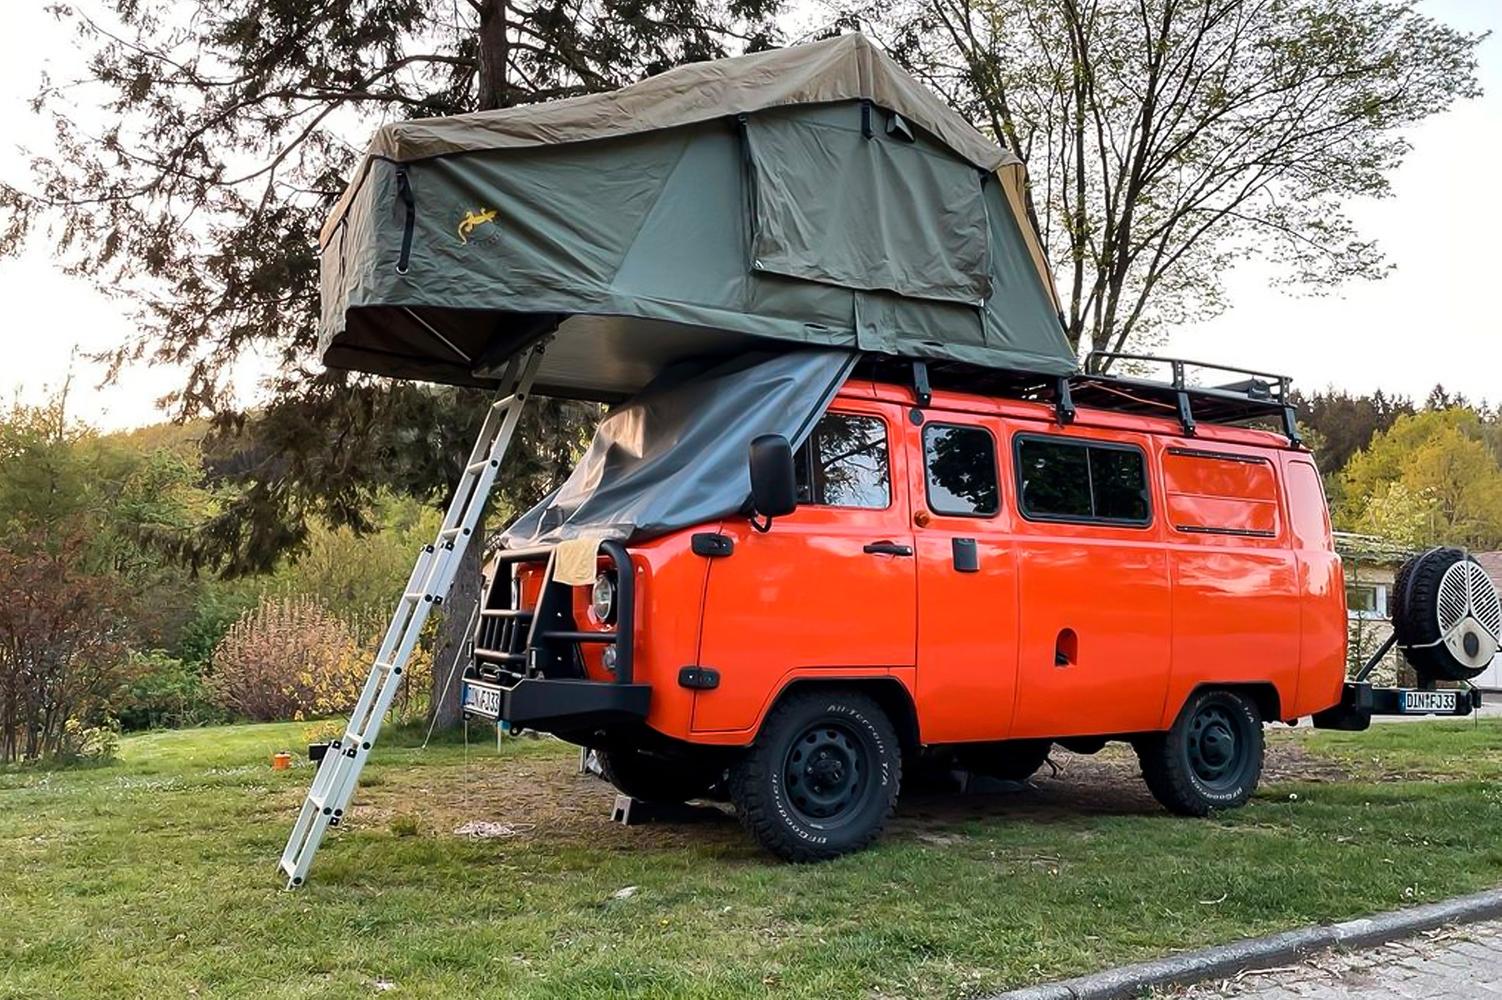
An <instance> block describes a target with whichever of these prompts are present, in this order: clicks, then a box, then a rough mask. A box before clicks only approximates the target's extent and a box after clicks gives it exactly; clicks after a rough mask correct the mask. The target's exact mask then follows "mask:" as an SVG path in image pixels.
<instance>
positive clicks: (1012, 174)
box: [996, 161, 1063, 313]
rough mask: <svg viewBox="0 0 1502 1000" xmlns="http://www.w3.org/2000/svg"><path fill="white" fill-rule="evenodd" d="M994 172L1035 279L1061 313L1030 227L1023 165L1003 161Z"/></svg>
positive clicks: (1054, 289) (1050, 279)
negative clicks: (1036, 271)
mask: <svg viewBox="0 0 1502 1000" xmlns="http://www.w3.org/2000/svg"><path fill="white" fill-rule="evenodd" d="M996 176H997V177H998V178H999V179H1000V180H1001V189H1002V190H1003V191H1005V192H1006V195H1007V204H1008V205H1010V206H1011V208H1012V216H1013V217H1014V218H1015V219H1016V220H1017V228H1018V229H1020V230H1022V241H1023V242H1024V243H1026V244H1027V252H1028V255H1029V256H1030V257H1032V258H1033V266H1034V267H1036V268H1037V269H1038V280H1039V281H1041V282H1043V287H1044V288H1046V289H1048V298H1049V300H1050V301H1051V302H1053V308H1054V312H1058V313H1062V312H1063V307H1061V306H1060V305H1059V290H1058V289H1057V288H1055V287H1054V283H1053V273H1052V272H1051V271H1049V269H1048V258H1047V257H1046V256H1044V254H1043V243H1042V241H1041V240H1039V239H1038V231H1037V230H1036V229H1035V228H1033V220H1032V217H1031V216H1029V215H1028V214H1027V168H1026V167H1024V166H1023V165H1022V163H1021V161H1016V162H1013V163H1008V164H1004V165H1003V166H1001V167H998V168H997V170H996Z"/></svg>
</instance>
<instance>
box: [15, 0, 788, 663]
mask: <svg viewBox="0 0 1502 1000" xmlns="http://www.w3.org/2000/svg"><path fill="white" fill-rule="evenodd" d="M776 6H777V0H711V2H708V3H690V2H688V0H569V2H556V0H464V2H457V3H456V2H450V0H392V2H381V3H372V2H368V0H214V2H210V0H186V2H184V0H93V2H84V3H80V4H77V5H72V6H65V5H59V6H58V7H57V10H58V13H59V17H61V18H62V19H64V20H65V21H66V22H67V23H68V24H70V25H72V26H73V28H74V29H75V30H76V32H77V37H78V44H79V46H80V47H81V48H82V49H83V51H84V53H85V54H86V57H87V62H86V69H85V72H84V75H83V79H82V80H81V81H61V82H54V81H51V80H46V81H44V82H43V86H42V88H41V91H40V93H39V94H38V96H37V98H36V102H35V106H36V108H37V110H38V113H39V114H41V115H42V116H44V117H45V118H47V119H49V120H50V121H51V122H52V124H53V125H54V126H55V129H54V131H55V137H56V138H55V148H54V149H52V150H50V151H47V152H45V153H43V154H41V155H39V156H37V157H36V158H35V159H34V160H33V171H32V178H31V181H30V183H28V184H21V185H0V223H3V225H0V251H4V250H11V251H14V250H15V249H16V248H17V247H19V246H20V245H21V242H22V240H23V239H25V238H26V237H27V236H28V234H31V233H33V232H35V231H37V230H42V229H45V230H47V231H48V232H49V233H50V235H51V236H52V237H53V239H54V241H55V244H56V251H57V254H58V256H59V258H60V259H61V260H62V261H63V262H64V263H65V264H66V265H67V266H68V267H69V268H70V269H71V270H74V271H75V272H77V273H80V274H83V275H85V276H87V277H90V278H92V279H94V280H95V281H97V282H98V283H99V284H101V285H103V286H106V287H109V288H111V289H117V290H121V291H127V292H130V293H132V294H133V295H134V296H135V298H136V300H137V301H139V302H142V303H143V306H142V309H141V312H140V315H139V324H140V331H141V332H140V335H139V336H138V337H137V338H135V339H134V340H132V341H131V342H129V343H126V344H122V345H121V346H120V347H119V349H118V350H117V351H115V352H114V353H113V354H112V356H111V358H110V360H111V361H112V363H113V367H114V369H115V370H118V369H119V368H120V367H121V366H123V365H126V364H129V363H132V362H136V361H141V360H149V361H152V362H162V363H171V364H177V365H183V366H185V367H186V369H187V376H186V378H185V380H184V383H183V385H182V386H181V388H180V389H179V390H178V391H176V392H175V393H173V394H172V395H171V397H170V402H171V403H172V404H173V405H174V406H175V408H176V413H177V414H178V415H179V416H181V417H193V416H196V415H199V414H211V415H214V416H215V417H217V418H219V419H218V427H219V436H220V439H221V440H220V454H221V456H222V455H223V454H224V453H225V452H237V454H236V455H234V457H233V458H231V459H230V460H228V461H227V462H226V464H224V465H221V466H220V467H219V469H218V471H219V472H220V473H221V474H223V475H224V476H225V477H227V478H228V479H230V480H231V481H233V482H234V483H236V484H237V485H239V486H242V487H243V490H241V492H240V493H239V495H238V496H236V497H234V498H233V500H232V502H230V503H229V504H228V505H227V506H226V507H225V508H224V509H223V510H222V511H220V512H219V514H218V515H217V516H216V517H215V518H214V519H213V520H212V521H211V522H210V523H209V524H208V526H207V529H206V530H205V531H204V532H202V533H201V534H200V535H199V536H198V537H197V538H194V539H184V540H182V541H181V543H180V545H179V547H178V552H179V554H180V555H182V556H183V557H185V558H186V559H187V560H188V561H189V562H191V563H192V564H194V565H195V566H216V567H219V568H221V569H223V570H224V571H227V572H231V573H233V572H248V571H253V570H256V569H259V568H263V567H265V566H267V565H270V564H272V563H274V562H275V561H276V560H277V559H278V558H280V557H281V556H282V555H283V554H284V553H286V552H288V551H296V550H297V549H298V548H299V547H300V546H301V545H302V544H303V543H304V542H305V541H306V539H307V533H308V525H309V524H310V523H312V521H313V520H315V519H322V520H324V521H326V522H328V523H331V524H334V525H345V524H347V525H350V526H352V527H354V528H356V529H357V530H366V529H368V527H369V525H368V522H367V520H366V513H365V512H366V510H368V508H369V507H370V504H371V501H372V500H373V499H374V497H375V495H376V494H377V493H378V492H379V491H380V490H382V489H396V490H399V491H403V492H408V493H410V494H411V495H413V496H418V497H421V498H423V499H426V500H430V501H434V502H437V501H439V500H441V499H443V498H444V497H445V494H446V491H447V490H448V489H450V488H451V487H452V485H453V483H454V482H455V481H456V480H457V478H458V476H457V471H456V464H455V463H456V462H457V461H459V460H460V459H462V456H463V453H464V451H465V449H467V447H468V444H469V439H470V436H471V435H472V433H473V430H474V428H475V424H476V423H477V421H478V419H479V415H480V412H479V411H480V406H481V402H482V400H483V396H482V394H479V393H475V392H473V391H457V390H454V391H450V390H443V391H431V390H425V389H419V388H416V387H411V386H403V387H392V386H389V385H387V384H383V383H380V382H378V381H375V380H370V379H365V378H354V377H350V376H348V375H345V374H343V373H318V372H317V371H316V368H317V366H316V364H315V362H316V359H315V358H313V357H312V351H313V348H314V346H315V344H316V339H317V333H316V331H317V318H318V287H317V272H318V260H317V255H316V247H317V243H316V239H315V236H316V233H317V229H318V226H319V224H320V223H321V222H322V220H323V218H324V216H325V214H326V213H327V211H328V210H329V208H330V207H331V205H332V203H333V201H334V200H335V199H337V197H338V195H339V193H340V191H341V189H342V187H343V185H344V182H345V180H346V178H347V177H348V176H349V174H350V171H351V169H352V167H353V164H354V162H355V159H356V156H357V151H358V148H359V145H360V144H361V143H363V141H364V139H365V137H366V135H367V134H368V133H369V132H370V130H371V129H372V128H373V127H374V126H375V125H376V124H377V123H379V122H381V121H384V120H389V119H392V118H404V117H425V116H433V115H446V114H454V113H459V112H468V111H477V110H485V109H491V108H502V107H509V106H513V105H518V104H524V103H528V102H533V101H542V100H551V99H555V98H562V97H569V96H572V95H575V94H581V93H586V92H590V91H599V90H607V89H611V88H614V87H617V86H620V85H622V84H625V83H627V82H630V81H632V80H635V79H638V78H640V77H642V76H645V75H649V74H651V73H656V72H659V71H661V70H664V69H666V68H668V67H670V66H672V65H674V64H677V63H681V62H689V61H694V60H701V59H709V58H714V57H717V56H722V55H726V54H729V53H731V52H732V51H735V50H741V49H756V48H763V47H766V46H767V45H768V44H770V40H771V37H772V29H771V27H770V22H769V18H770V17H771V15H772V14H773V12H774V11H775V9H776ZM90 105H92V106H93V107H94V108H98V109H101V110H102V111H103V115H104V117H105V119H106V120H105V121H104V122H102V123H98V122H95V121H93V120H92V115H91V112H90V111H89V110H86V109H88V108H89V106H90ZM253 349H254V350H257V351H258V352H259V353H260V354H261V355H262V356H267V357H273V358H276V359H279V361H280V366H279V369H278V371H277V373H276V376H275V378H274V379H273V380H272V385H271V390H272V396H273V399H272V402H271V404H270V405H269V407H268V408H267V409H266V411H265V412H264V414H261V415H260V416H258V417H257V418H256V419H254V420H252V421H250V422H248V423H247V422H246V421H245V420H244V419H243V417H242V416H241V415H239V414H237V413H235V412H234V403H233V398H232V394H231V393H230V392H229V391H228V390H229V389H230V388H231V386H230V373H231V372H232V371H233V367H234V363H235V362H236V361H237V360H239V359H240V358H242V357H243V356H244V355H245V353H246V352H247V351H249V350H253ZM593 415H594V411H593V409H592V408H579V407H573V408H566V407H558V406H555V407H553V408H551V409H548V410H546V411H545V412H544V413H542V414H533V415H531V416H530V417H529V422H528V424H527V425H526V428H525V429H526V432H527V433H528V434H529V435H530V437H528V438H526V439H524V440H527V441H528V442H529V443H531V444H533V445H535V446H536V449H537V459H538V460H537V461H536V462H535V463H532V464H531V466H530V468H526V469H522V470H520V475H519V476H517V477H515V478H513V479H511V480H508V481H507V482H506V483H503V484H502V488H503V490H507V489H509V490H510V491H511V495H510V497H509V499H508V501H507V503H506V505H505V506H508V507H510V508H515V507H518V506H520V505H522V504H523V503H525V502H526V501H527V500H528V499H529V498H531V497H534V496H536V495H538V494H539V493H540V492H541V491H542V488H543V487H544V486H545V485H548V484H545V483H543V482H542V480H544V479H549V478H551V477H553V476H554V475H555V474H556V472H557V470H558V466H559V464H560V462H559V457H560V456H568V457H569V459H570V460H571V458H572V452H573V450H574V449H576V448H577V446H578V442H579V440H580V438H581V436H582V435H583V434H584V433H586V432H587V428H588V425H589V422H590V420H591V419H592V417H593ZM232 432H234V433H236V434H237V435H238V437H237V444H236V446H235V447H233V448H225V447H224V439H225V438H226V437H227V436H228V435H230V434H231V433H232ZM236 462H241V463H243V464H239V465H237V464H236ZM479 544H480V540H479V538H478V537H477V538H476V539H475V543H474V545H473V546H471V549H470V550H469V551H468V552H466V559H465V562H464V564H463V565H462V566H461V580H462V581H463V584H464V588H463V590H462V591H461V592H460V593H456V594H455V595H452V596H451V599H450V601H448V602H447V603H446V607H447V608H449V609H450V618H451V619H452V620H453V621H454V622H456V624H452V623H451V624H452V627H451V628H450V630H449V635H447V637H446V638H445V645H446V647H447V648H450V649H453V648H456V647H457V645H458V643H459V641H460V640H461V638H462V637H461V636H460V635H459V631H460V630H462V627H463V625H464V623H465V621H466V620H467V618H468V611H469V606H470V605H471V604H472V603H473V599H474V597H475V596H476V593H477V589H478V547H479ZM435 683H441V681H435Z"/></svg>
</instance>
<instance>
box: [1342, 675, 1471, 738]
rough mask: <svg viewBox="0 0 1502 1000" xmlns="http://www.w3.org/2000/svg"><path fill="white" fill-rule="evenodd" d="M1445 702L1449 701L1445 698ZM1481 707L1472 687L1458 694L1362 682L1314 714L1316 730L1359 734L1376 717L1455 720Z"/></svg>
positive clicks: (1353, 683)
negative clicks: (1440, 702)
mask: <svg viewBox="0 0 1502 1000" xmlns="http://www.w3.org/2000/svg"><path fill="white" fill-rule="evenodd" d="M1436 694H1437V695H1441V696H1443V695H1451V694H1453V695H1454V696H1455V701H1454V704H1453V705H1447V706H1444V707H1438V708H1436V707H1433V706H1429V705H1425V704H1423V701H1424V699H1425V698H1426V697H1430V696H1433V695H1436ZM1445 700H1446V701H1448V700H1449V699H1448V698H1446V699H1445ZM1480 707H1481V692H1480V691H1477V690H1476V689H1475V688H1463V689H1461V690H1458V691H1439V692H1431V691H1416V690H1414V689H1412V688H1395V687H1393V688H1389V687H1382V688H1374V687H1372V686H1371V685H1370V684H1367V683H1365V682H1364V681H1347V682H1346V684H1345V686H1344V687H1343V688H1342V689H1341V695H1340V701H1339V702H1337V703H1336V704H1335V705H1333V706H1331V707H1330V708H1327V709H1325V710H1324V711H1323V712H1316V713H1315V714H1314V728H1316V729H1344V730H1347V731H1349V732H1361V731H1362V730H1364V729H1366V728H1368V727H1369V726H1370V725H1371V724H1372V717H1373V716H1376V715H1429V716H1442V717H1450V718H1458V717H1460V716H1466V715H1470V714H1471V713H1472V712H1474V711H1475V710H1476V709H1478V708H1480Z"/></svg>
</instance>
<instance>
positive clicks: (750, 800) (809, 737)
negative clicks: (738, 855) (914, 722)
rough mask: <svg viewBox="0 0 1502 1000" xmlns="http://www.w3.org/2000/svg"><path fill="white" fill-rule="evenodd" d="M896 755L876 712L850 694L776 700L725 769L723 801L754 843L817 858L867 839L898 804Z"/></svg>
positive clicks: (789, 856)
mask: <svg viewBox="0 0 1502 1000" xmlns="http://www.w3.org/2000/svg"><path fill="white" fill-rule="evenodd" d="M901 783H902V750H901V748H900V747H899V745H898V742H897V733H896V730H895V729H894V728H893V726H892V721H891V720H890V719H889V718H887V715H886V713H885V712H883V711H882V710H881V707H880V706H879V705H877V704H876V702H875V701H873V700H871V699H870V698H868V697H867V696H865V695H863V694H859V693H857V692H853V691H805V692H797V693H794V694H792V695H789V696H788V697H787V698H785V699H783V700H782V701H781V702H780V703H779V704H778V705H777V707H776V708H774V709H772V711H771V713H770V714H768V716H767V718H766V721H765V722H764V723H762V727H761V732H759V733H758V734H757V736H756V741H755V742H754V743H752V744H751V746H750V747H749V748H747V750H746V753H745V755H744V756H743V757H742V758H741V759H740V761H738V762H737V764H736V765H735V767H733V768H731V771H730V797H731V800H732V801H733V802H734V803H735V807H736V812H737V813H739V815H740V818H741V822H742V823H743V824H744V825H745V827H746V829H747V830H748V831H750V833H751V835H752V836H753V837H755V838H756V840H757V842H758V843H760V844H761V845H762V846H763V847H765V848H766V849H767V850H768V851H771V852H772V853H773V854H775V855H777V856H778V857H780V858H784V859H786V860H788V861H825V860H828V859H830V858H837V857H839V856H840V855H842V854H849V853H851V852H852V851H858V850H860V849H861V848H863V847H865V846H866V845H868V844H870V843H871V841H873V840H875V839H876V837H877V835H878V834H879V833H881V829H882V827H883V826H885V825H886V821H887V817H888V816H890V815H891V813H892V809H893V807H894V806H895V805H896V803H897V791H898V788H899V787H900V785H901Z"/></svg>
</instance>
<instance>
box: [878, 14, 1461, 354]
mask: <svg viewBox="0 0 1502 1000" xmlns="http://www.w3.org/2000/svg"><path fill="white" fill-rule="evenodd" d="M867 16H868V17H869V18H870V19H872V20H873V21H874V22H875V27H876V30H877V31H878V32H879V33H880V34H881V35H883V37H885V38H886V39H887V41H888V42H889V44H890V45H891V47H892V50H893V52H894V53H895V54H897V56H898V57H899V58H900V59H901V60H902V61H903V62H905V63H906V64H907V65H908V66H909V67H910V68H911V69H912V70H913V71H914V72H915V73H916V74H917V75H918V76H919V77H920V78H921V79H923V80H925V81H926V82H927V83H929V84H930V85H931V86H933V87H934V88H935V89H937V90H938V91H939V92H940V93H942V94H943V95H944V96H945V97H947V98H948V99H949V100H950V102H951V103H953V104H954V105H955V106H956V107H957V108H959V109H960V111H961V113H962V114H964V115H965V116H966V117H967V118H969V119H970V120H971V121H972V122H974V123H975V124H976V125H977V126H978V127H980V128H982V129H984V130H986V131H988V132H989V133H990V134H991V135H992V136H993V137H995V138H997V139H998V140H999V141H1001V142H1003V143H1004V144H1005V145H1006V146H1008V147H1009V148H1011V149H1013V150H1015V151H1016V152H1017V153H1018V155H1020V156H1021V157H1022V158H1023V159H1024V160H1025V161H1026V162H1027V165H1028V172H1029V174H1030V176H1031V181H1032V191H1031V195H1032V207H1033V210H1034V213H1035V217H1036V221H1037V223H1038V226H1039V229H1040V230H1041V233H1042V236H1043V242H1044V246H1045V248H1046V250H1047V253H1048V256H1049V258H1050V259H1051V261H1052V262H1053V266H1054V268H1055V277H1056V280H1057V281H1058V283H1059V286H1060V289H1059V290H1060V293H1061V296H1062V299H1063V303H1064V317H1063V320H1064V323H1065V327H1066V329H1067V331H1068V334H1069V337H1070V340H1071V342H1072V343H1074V344H1076V345H1077V346H1078V347H1079V348H1081V349H1082V350H1090V349H1093V350H1113V351H1119V350H1122V349H1123V348H1126V347H1129V346H1132V345H1134V344H1135V345H1139V346H1140V345H1143V344H1149V343H1151V342H1152V340H1153V338H1154V336H1155V335H1156V334H1158V333H1160V332H1161V331H1162V330H1163V329H1164V327H1165V326H1167V325H1171V324H1175V323H1180V322H1184V321H1186V320H1194V319H1201V318H1204V317H1207V316H1209V315H1213V314H1214V313H1216V312H1218V311H1219V310H1221V309H1222V308H1223V307H1224V305H1225V290H1224V285H1223V283H1222V278H1223V276H1224V274H1225V273H1226V272H1227V271H1228V270H1229V269H1230V268H1231V267H1232V266H1233V265H1234V264H1236V263H1237V262H1238V261H1242V260H1245V259H1247V258H1249V257H1254V256H1255V257H1261V258H1264V259H1267V260H1269V261H1271V262H1272V264H1273V265H1274V266H1275V268H1276V273H1277V274H1278V275H1279V276H1280V277H1279V279H1278V280H1279V281H1281V282H1283V283H1285V284H1287V285H1289V286H1293V287H1296V288H1298V289H1302V290H1304V291H1309V292H1315V293H1318V292H1324V291H1328V290H1330V289H1332V288H1334V287H1336V286H1338V285H1339V284H1340V283H1342V282H1344V281H1348V280H1352V279H1371V278H1377V277H1380V276H1381V275H1383V274H1384V273H1385V272H1386V264H1385V262H1384V259H1383V256H1382V253H1381V249H1380V248H1379V247H1377V246H1376V245H1375V244H1374V243H1373V242H1372V241H1371V240H1369V239H1367V238H1365V237H1363V236H1362V234H1361V233H1359V232H1358V231H1357V230H1356V228H1355V227H1354V226H1353V225H1352V223H1351V221H1350V219H1349V218H1348V217H1347V215H1346V214H1345V205H1346V204H1347V203H1348V202H1349V201H1350V200H1351V199H1352V198H1356V197H1382V196H1385V195H1386V194H1388V193H1389V187H1388V175H1389V174H1390V172H1391V171H1392V169H1393V168H1394V167H1395V166H1397V164H1398V163H1399V162H1400V161H1401V160H1402V158H1403V155H1404V154H1405V153H1406V152H1407V150H1408V144H1407V142H1406V141H1405V140H1404V138H1403V130H1404V129H1405V128H1407V127H1408V126H1411V125H1413V124H1415V123H1416V122H1419V121H1421V120H1423V119H1424V118H1427V117H1428V116H1430V115H1433V114H1435V113H1436V112H1438V111H1441V110H1443V109H1444V108H1446V107H1448V106H1449V105H1450V104H1451V103H1452V102H1454V101H1455V100H1457V99H1459V98H1463V97H1469V96H1474V95H1475V94H1477V93H1478V92H1479V91H1478V85H1477V82H1476V74H1475V47H1476V45H1477V43H1478V42H1479V41H1480V38H1479V37H1478V36H1474V35H1468V34H1465V33H1463V32H1458V31H1455V30H1453V29H1451V28H1448V27H1446V26H1445V25H1444V24H1442V23H1440V22H1438V21H1436V20H1434V19H1433V18H1431V17H1428V16H1426V15H1424V14H1422V13H1420V11H1419V9H1418V6H1417V4H1416V3H1414V2H1411V0H890V2H889V3H885V4H881V5H879V6H878V7H876V8H874V9H873V10H872V11H870V12H868V14H867Z"/></svg>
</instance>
